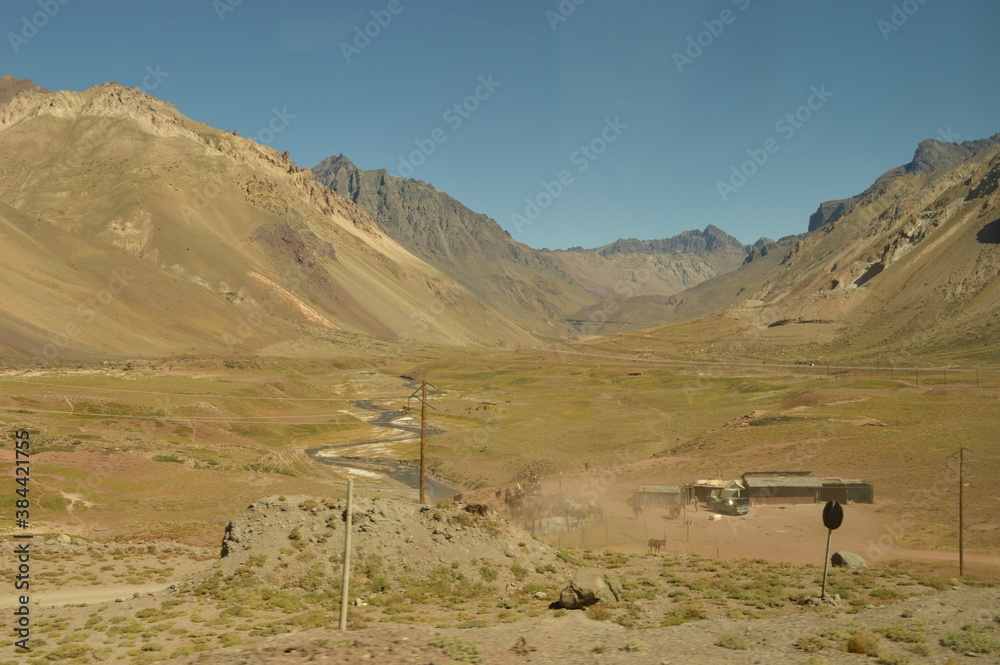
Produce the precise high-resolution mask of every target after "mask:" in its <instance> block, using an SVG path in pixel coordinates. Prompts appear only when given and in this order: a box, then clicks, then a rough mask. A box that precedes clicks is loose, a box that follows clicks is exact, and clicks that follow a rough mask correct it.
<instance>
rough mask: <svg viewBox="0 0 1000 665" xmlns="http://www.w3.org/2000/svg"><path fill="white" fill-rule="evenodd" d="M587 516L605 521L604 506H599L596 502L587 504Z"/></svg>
mask: <svg viewBox="0 0 1000 665" xmlns="http://www.w3.org/2000/svg"><path fill="white" fill-rule="evenodd" d="M587 516H588V517H595V518H597V521H599V522H603V521H604V508H602V507H601V506H598V505H597V504H596V503H590V504H587Z"/></svg>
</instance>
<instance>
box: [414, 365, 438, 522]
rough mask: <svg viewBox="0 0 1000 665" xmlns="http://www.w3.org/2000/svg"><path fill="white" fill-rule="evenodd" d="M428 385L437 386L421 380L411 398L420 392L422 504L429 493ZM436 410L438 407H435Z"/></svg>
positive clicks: (425, 501)
mask: <svg viewBox="0 0 1000 665" xmlns="http://www.w3.org/2000/svg"><path fill="white" fill-rule="evenodd" d="M427 386H431V387H432V388H434V387H436V386H434V384H432V383H428V382H427V381H424V380H421V381H420V388H418V389H417V390H416V391H414V393H413V394H412V395H410V397H411V398H413V397H416V396H417V393H420V397H417V399H419V400H420V504H421V505H424V504H426V503H427V495H426V493H425V491H424V475H425V473H426V471H427V407H428V406H430V407H431V408H432V409H433V408H434V407H433V406H431V405H430V404H428V403H427ZM435 410H436V409H435Z"/></svg>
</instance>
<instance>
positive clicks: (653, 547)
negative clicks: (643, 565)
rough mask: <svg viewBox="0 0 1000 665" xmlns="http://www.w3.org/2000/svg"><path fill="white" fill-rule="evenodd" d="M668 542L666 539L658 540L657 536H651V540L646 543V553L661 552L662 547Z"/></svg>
mask: <svg viewBox="0 0 1000 665" xmlns="http://www.w3.org/2000/svg"><path fill="white" fill-rule="evenodd" d="M666 544H667V541H665V540H657V539H656V538H650V539H649V542H648V543H646V554H653V553H654V552H655V553H656V554H659V553H660V548H661V547H663V546H664V545H666Z"/></svg>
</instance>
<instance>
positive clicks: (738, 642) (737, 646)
mask: <svg viewBox="0 0 1000 665" xmlns="http://www.w3.org/2000/svg"><path fill="white" fill-rule="evenodd" d="M715 646H717V647H722V648H724V649H734V650H736V651H745V650H746V649H749V648H750V645H749V644H747V641H746V640H745V639H743V637H742V636H740V635H734V634H732V633H728V634H726V635H721V636H720V637H719V639H717V640H716V641H715Z"/></svg>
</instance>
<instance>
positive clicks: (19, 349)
mask: <svg viewBox="0 0 1000 665" xmlns="http://www.w3.org/2000/svg"><path fill="white" fill-rule="evenodd" d="M3 84H4V90H6V91H8V92H6V93H5V94H7V95H8V96H9V99H8V100H7V102H6V103H4V104H2V105H0V335H2V336H0V357H23V356H26V355H27V356H30V357H34V358H36V359H38V360H49V361H52V360H55V359H56V358H57V357H67V358H68V357H104V356H108V355H122V354H125V355H130V354H131V355H165V354H176V353H216V352H219V353H229V352H232V351H238V352H248V351H258V352H261V353H281V354H286V353H287V354H296V353H312V354H314V355H323V354H326V353H331V352H332V351H331V350H333V349H337V350H338V352H341V351H343V350H344V349H361V348H364V347H375V346H380V347H385V348H386V349H389V350H391V349H392V348H393V347H391V346H388V345H390V344H392V343H393V342H392V340H399V339H403V340H416V341H421V342H439V343H448V344H461V345H490V346H493V345H502V346H511V345H525V344H533V343H536V340H535V338H534V336H533V335H532V334H531V333H529V332H528V331H526V330H525V329H524V327H523V326H521V325H519V324H518V323H517V322H516V321H512V320H510V319H508V318H506V317H505V316H504V315H503V313H500V312H497V311H495V310H493V309H491V308H490V307H488V306H487V305H486V304H484V303H483V302H482V301H481V300H479V299H478V298H477V297H476V296H475V295H473V294H472V293H470V292H469V291H468V290H467V289H466V288H464V287H463V286H462V285H461V284H459V283H457V282H456V281H455V280H454V279H452V278H450V277H449V276H447V275H445V274H443V273H442V272H441V271H439V270H437V269H435V268H434V267H433V266H431V265H428V264H427V263H426V262H424V261H423V260H421V259H419V258H417V257H415V256H413V254H411V253H410V252H409V251H407V250H406V248H404V247H403V246H401V245H400V244H399V243H398V242H396V241H395V240H393V239H392V238H391V237H389V236H388V235H386V234H385V233H384V232H383V231H382V230H381V229H380V228H379V226H378V224H377V223H376V222H375V220H373V219H372V217H371V216H370V215H369V214H368V213H366V212H365V211H364V210H362V209H361V208H360V207H358V206H357V205H355V204H354V203H353V202H351V201H348V200H346V199H344V198H342V197H340V196H338V195H337V194H335V193H334V192H332V191H331V190H330V189H329V188H327V187H326V186H324V185H323V184H321V183H319V182H317V181H316V179H315V178H314V176H313V174H312V173H311V172H310V171H308V170H305V169H301V168H299V167H298V166H296V165H295V164H294V163H292V162H291V161H290V160H289V159H288V158H287V156H284V155H281V154H279V153H278V152H276V151H275V150H274V149H272V148H270V147H267V146H262V145H259V144H257V143H255V142H253V141H251V140H249V139H246V138H241V137H239V136H236V135H234V134H231V133H228V132H225V131H220V130H217V129H213V128H212V127H209V126H208V125H204V124H201V123H198V122H195V121H193V120H190V119H188V118H186V117H184V116H183V115H181V114H180V113H179V112H178V111H177V109H176V108H175V107H174V106H172V105H170V104H167V103H164V102H162V101H159V100H157V99H155V98H153V97H150V96H148V95H146V94H144V93H142V92H141V91H139V90H137V89H130V88H125V87H122V86H120V85H117V84H114V83H107V84H103V85H100V86H94V87H92V88H90V89H88V90H86V91H83V92H74V91H61V92H54V93H53V92H48V91H46V90H44V89H41V88H38V87H37V86H33V85H26V84H23V83H19V82H17V81H16V80H12V79H9V78H5V79H4V80H3ZM15 89H16V90H15Z"/></svg>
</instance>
